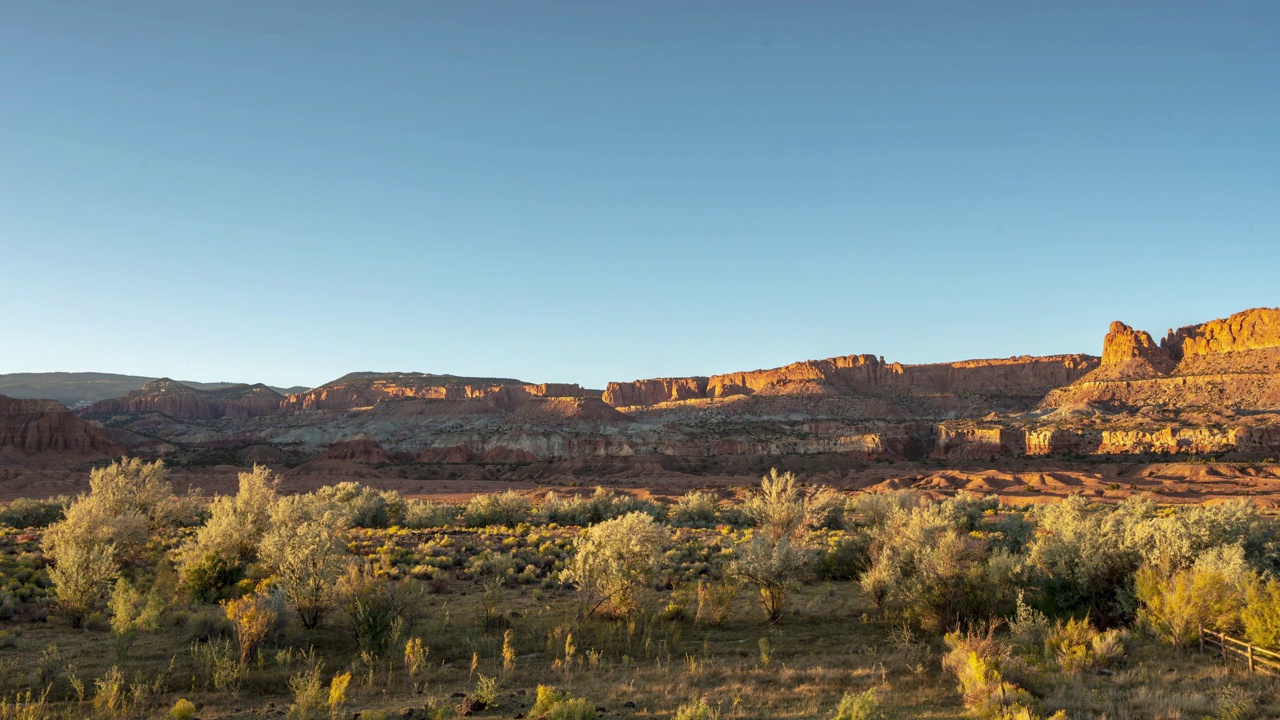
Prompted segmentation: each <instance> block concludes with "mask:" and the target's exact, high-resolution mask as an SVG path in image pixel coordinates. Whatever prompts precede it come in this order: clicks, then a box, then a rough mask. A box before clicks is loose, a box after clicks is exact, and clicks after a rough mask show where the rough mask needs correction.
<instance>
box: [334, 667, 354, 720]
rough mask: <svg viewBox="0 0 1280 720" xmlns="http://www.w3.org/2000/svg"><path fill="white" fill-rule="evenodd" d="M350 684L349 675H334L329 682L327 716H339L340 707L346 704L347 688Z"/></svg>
mask: <svg viewBox="0 0 1280 720" xmlns="http://www.w3.org/2000/svg"><path fill="white" fill-rule="evenodd" d="M350 684H351V673H350V672H344V673H341V674H338V675H334V676H333V678H332V679H330V680H329V714H330V715H331V716H333V715H340V713H341V710H342V706H343V705H346V704H347V686H348V685H350Z"/></svg>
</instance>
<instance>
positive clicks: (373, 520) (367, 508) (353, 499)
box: [313, 482, 408, 528]
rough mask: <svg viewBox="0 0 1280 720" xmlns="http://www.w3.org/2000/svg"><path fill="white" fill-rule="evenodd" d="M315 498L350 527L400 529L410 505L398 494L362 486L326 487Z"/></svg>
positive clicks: (352, 484)
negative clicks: (399, 526) (398, 526)
mask: <svg viewBox="0 0 1280 720" xmlns="http://www.w3.org/2000/svg"><path fill="white" fill-rule="evenodd" d="M313 494H314V495H315V498H316V500H317V501H319V502H321V503H324V504H325V505H326V506H327V507H328V508H329V509H330V510H331V511H332V512H334V513H336V514H337V515H340V516H341V517H342V518H343V522H344V524H346V525H349V526H351V527H360V528H385V527H390V526H392V525H401V524H403V523H404V520H405V516H406V515H407V514H408V503H407V502H406V501H405V499H404V497H403V496H402V495H400V493H398V492H396V491H395V490H375V489H373V488H371V487H367V486H365V485H361V484H360V483H355V482H342V483H338V484H337V485H326V486H324V487H322V488H320V489H318V490H316V491H315V493H313Z"/></svg>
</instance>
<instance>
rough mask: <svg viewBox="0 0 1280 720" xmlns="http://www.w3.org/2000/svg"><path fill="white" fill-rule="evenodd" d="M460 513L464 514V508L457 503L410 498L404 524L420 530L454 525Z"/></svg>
mask: <svg viewBox="0 0 1280 720" xmlns="http://www.w3.org/2000/svg"><path fill="white" fill-rule="evenodd" d="M460 514H462V508H461V507H459V506H457V505H449V504H447V503H434V502H425V501H422V500H409V501H408V502H407V504H406V506H405V516H404V523H403V525H404V526H405V527H408V528H414V529H418V530H422V529H425V528H439V527H452V526H453V523H454V520H456V519H457V517H458V515H460Z"/></svg>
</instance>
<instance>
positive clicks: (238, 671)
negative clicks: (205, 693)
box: [191, 638, 244, 692]
mask: <svg viewBox="0 0 1280 720" xmlns="http://www.w3.org/2000/svg"><path fill="white" fill-rule="evenodd" d="M191 659H192V660H193V661H195V666H196V676H197V677H198V678H199V679H200V680H201V681H202V682H203V683H204V686H205V687H206V688H208V689H210V690H214V691H216V692H235V691H236V690H237V689H238V688H239V687H240V680H241V679H242V677H243V672H244V667H243V666H242V665H241V664H240V662H239V659H238V657H237V653H236V650H235V648H233V647H232V645H231V640H230V638H222V639H217V640H210V641H209V642H207V643H201V642H194V643H192V644H191Z"/></svg>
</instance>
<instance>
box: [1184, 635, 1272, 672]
mask: <svg viewBox="0 0 1280 720" xmlns="http://www.w3.org/2000/svg"><path fill="white" fill-rule="evenodd" d="M1206 651H1209V652H1213V654H1215V655H1219V656H1221V657H1222V662H1224V663H1227V662H1230V661H1232V660H1239V661H1241V662H1244V663H1245V664H1246V665H1248V666H1249V670H1251V671H1253V672H1260V673H1263V674H1266V675H1270V676H1272V677H1280V653H1277V652H1272V651H1270V650H1265V649H1263V648H1260V647H1258V646H1256V645H1254V644H1253V643H1250V642H1245V641H1244V640H1237V639H1236V638H1233V637H1231V636H1230V635H1223V634H1222V633H1220V632H1214V631H1212V630H1205V629H1204V628H1200V652H1202V653H1203V652H1206Z"/></svg>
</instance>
